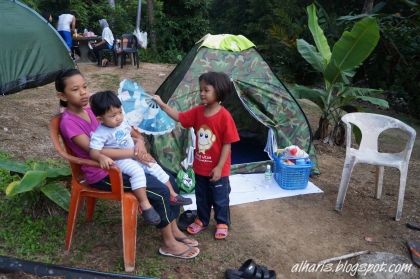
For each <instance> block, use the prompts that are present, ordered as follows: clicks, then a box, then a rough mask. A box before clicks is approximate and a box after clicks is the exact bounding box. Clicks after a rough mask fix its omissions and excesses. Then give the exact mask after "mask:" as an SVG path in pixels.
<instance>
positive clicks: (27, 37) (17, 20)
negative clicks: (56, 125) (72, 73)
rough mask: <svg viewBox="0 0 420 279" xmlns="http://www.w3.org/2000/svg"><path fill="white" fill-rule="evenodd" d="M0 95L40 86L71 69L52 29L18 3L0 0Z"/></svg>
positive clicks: (29, 9) (62, 43)
mask: <svg viewBox="0 0 420 279" xmlns="http://www.w3.org/2000/svg"><path fill="white" fill-rule="evenodd" d="M0 26H1V27H0V94H1V95H6V94H11V93H14V92H17V91H20V90H22V89H25V88H30V87H36V86H40V85H43V84H46V83H49V82H52V81H53V80H54V79H55V76H56V75H57V73H58V72H59V71H61V70H63V69H69V68H74V63H73V60H72V59H71V56H70V53H69V49H68V48H67V46H66V45H65V43H64V41H63V40H62V39H61V36H60V35H59V34H58V33H57V32H56V30H55V29H54V27H53V26H51V25H50V24H49V23H47V21H46V20H45V19H44V18H43V17H41V16H40V15H39V14H38V13H36V12H35V11H34V10H32V9H31V8H29V7H27V6H26V5H24V4H22V3H20V2H19V1H11V0H0Z"/></svg>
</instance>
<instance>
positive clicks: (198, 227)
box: [187, 218, 207, 235]
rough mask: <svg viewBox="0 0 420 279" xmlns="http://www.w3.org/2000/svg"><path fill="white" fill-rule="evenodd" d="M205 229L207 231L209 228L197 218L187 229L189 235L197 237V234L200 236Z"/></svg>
mask: <svg viewBox="0 0 420 279" xmlns="http://www.w3.org/2000/svg"><path fill="white" fill-rule="evenodd" d="M205 229H207V226H204V225H203V222H201V221H200V220H199V219H198V218H196V219H195V220H194V223H192V224H190V225H189V226H188V227H187V232H188V233H189V234H192V235H195V234H198V233H199V232H201V231H204V230H205Z"/></svg>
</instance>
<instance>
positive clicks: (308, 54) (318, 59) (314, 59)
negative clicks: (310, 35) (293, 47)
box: [296, 39, 326, 73]
mask: <svg viewBox="0 0 420 279" xmlns="http://www.w3.org/2000/svg"><path fill="white" fill-rule="evenodd" d="M296 44H297V49H298V51H299V53H300V55H302V57H303V58H304V59H305V60H306V61H307V62H308V63H309V64H311V65H312V67H314V69H315V70H317V71H318V72H320V73H323V72H324V70H325V66H326V64H325V63H324V61H323V59H322V56H321V54H319V52H318V51H316V48H315V47H314V46H313V45H311V44H309V43H308V42H306V41H305V40H303V39H298V40H296Z"/></svg>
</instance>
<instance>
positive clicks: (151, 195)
mask: <svg viewBox="0 0 420 279" xmlns="http://www.w3.org/2000/svg"><path fill="white" fill-rule="evenodd" d="M145 175H146V184H147V186H146V194H147V198H148V199H149V202H150V203H151V204H152V206H153V208H154V209H155V210H156V211H157V212H158V214H159V216H160V218H161V220H162V221H161V222H160V223H159V224H158V225H157V226H156V227H157V228H164V227H166V226H167V225H168V224H169V223H171V222H172V221H173V220H175V219H176V218H178V216H179V212H180V206H179V205H170V204H169V189H168V187H167V186H166V185H165V184H164V183H162V182H160V181H159V180H158V179H157V178H156V177H154V176H152V175H150V174H148V173H146V174H145ZM122 176H123V185H124V186H123V187H124V192H130V191H131V186H130V177H129V176H128V175H126V174H123V175H122ZM169 181H170V182H171V184H172V187H173V188H174V190H175V192H177V193H179V190H178V186H177V185H176V181H175V179H174V177H173V176H172V175H170V174H169ZM90 186H91V187H93V188H95V189H98V190H103V191H111V184H110V181H109V177H108V176H107V177H105V178H104V179H102V180H100V181H98V182H96V183H94V184H91V185H90Z"/></svg>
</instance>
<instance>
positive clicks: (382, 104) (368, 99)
mask: <svg viewBox="0 0 420 279" xmlns="http://www.w3.org/2000/svg"><path fill="white" fill-rule="evenodd" d="M357 98H358V99H360V100H363V101H366V102H369V103H371V104H374V105H377V106H380V107H383V108H389V104H388V102H387V101H386V100H383V99H379V98H375V97H368V96H358V97H357Z"/></svg>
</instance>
